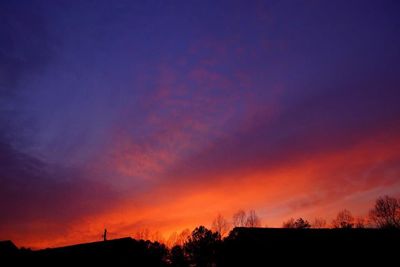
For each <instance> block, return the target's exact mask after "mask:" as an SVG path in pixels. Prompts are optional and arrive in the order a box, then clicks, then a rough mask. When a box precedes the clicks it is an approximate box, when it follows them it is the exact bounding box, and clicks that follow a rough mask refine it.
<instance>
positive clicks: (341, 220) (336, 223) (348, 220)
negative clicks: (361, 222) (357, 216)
mask: <svg viewBox="0 0 400 267" xmlns="http://www.w3.org/2000/svg"><path fill="white" fill-rule="evenodd" d="M332 226H333V227H334V228H353V226H354V217H353V215H352V214H351V212H350V211H348V210H347V209H344V210H342V211H340V212H339V213H338V214H337V216H336V219H334V220H333V221H332Z"/></svg>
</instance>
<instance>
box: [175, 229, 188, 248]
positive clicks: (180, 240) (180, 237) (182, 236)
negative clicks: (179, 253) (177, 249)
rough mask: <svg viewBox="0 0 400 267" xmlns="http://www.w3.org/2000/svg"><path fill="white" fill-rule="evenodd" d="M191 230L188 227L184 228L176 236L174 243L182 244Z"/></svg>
mask: <svg viewBox="0 0 400 267" xmlns="http://www.w3.org/2000/svg"><path fill="white" fill-rule="evenodd" d="M190 235H191V232H190V230H189V229H184V230H183V231H182V232H181V233H180V234H179V235H178V237H177V240H176V245H179V246H183V245H184V244H185V243H186V241H187V240H188V239H189V236H190Z"/></svg>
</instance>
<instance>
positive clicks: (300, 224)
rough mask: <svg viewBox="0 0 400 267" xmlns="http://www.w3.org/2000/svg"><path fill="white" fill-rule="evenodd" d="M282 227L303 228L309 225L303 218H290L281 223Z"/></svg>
mask: <svg viewBox="0 0 400 267" xmlns="http://www.w3.org/2000/svg"><path fill="white" fill-rule="evenodd" d="M282 227H283V228H296V229H305V228H310V227H311V225H310V223H309V222H308V221H307V220H304V219H303V218H298V219H297V220H294V219H293V218H290V219H289V220H288V221H287V222H284V223H283V225H282Z"/></svg>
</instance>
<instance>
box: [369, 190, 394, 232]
mask: <svg viewBox="0 0 400 267" xmlns="http://www.w3.org/2000/svg"><path fill="white" fill-rule="evenodd" d="M369 217H370V218H371V220H372V221H373V222H374V223H375V225H376V226H377V227H379V228H400V200H397V199H396V198H393V197H389V196H384V197H379V198H378V199H377V200H376V202H375V206H374V208H373V209H372V210H371V211H370V213H369Z"/></svg>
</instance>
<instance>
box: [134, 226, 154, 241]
mask: <svg viewBox="0 0 400 267" xmlns="http://www.w3.org/2000/svg"><path fill="white" fill-rule="evenodd" d="M133 237H134V238H135V239H138V240H149V239H150V231H149V229H147V228H144V229H139V230H138V231H136V233H135V234H134V235H133Z"/></svg>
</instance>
